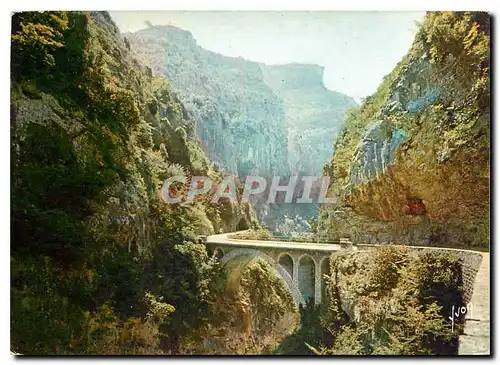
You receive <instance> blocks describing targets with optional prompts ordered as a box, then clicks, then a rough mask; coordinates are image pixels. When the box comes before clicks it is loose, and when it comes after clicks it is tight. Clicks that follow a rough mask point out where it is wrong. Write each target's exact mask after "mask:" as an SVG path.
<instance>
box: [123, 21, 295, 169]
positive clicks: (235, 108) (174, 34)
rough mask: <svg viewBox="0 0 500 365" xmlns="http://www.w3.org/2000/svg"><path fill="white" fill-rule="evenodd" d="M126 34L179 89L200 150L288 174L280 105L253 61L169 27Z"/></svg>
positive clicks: (227, 161)
mask: <svg viewBox="0 0 500 365" xmlns="http://www.w3.org/2000/svg"><path fill="white" fill-rule="evenodd" d="M126 37H127V39H128V40H130V43H131V46H132V49H133V50H134V51H135V54H136V56H137V57H138V58H139V59H140V60H142V61H143V62H144V63H145V64H147V65H149V66H150V67H151V68H152V69H153V72H154V73H155V74H161V75H164V76H166V77H167V78H168V79H169V80H170V83H171V85H172V86H173V88H174V89H176V90H177V91H178V92H179V95H180V98H181V100H182V102H183V103H184V105H185V107H186V110H187V111H188V112H189V113H190V115H191V117H192V118H193V119H194V121H195V122H196V130H197V134H198V136H200V138H201V139H202V141H203V146H204V149H205V150H206V151H207V153H208V155H209V157H210V158H211V159H213V160H214V161H216V162H217V163H218V164H219V165H220V167H221V168H223V169H225V170H227V171H230V172H235V173H236V172H237V173H239V174H242V175H247V174H250V173H252V172H255V173H260V174H269V175H272V174H277V175H278V174H283V175H285V174H288V170H289V169H288V162H287V150H286V146H287V137H286V125H285V117H284V112H283V105H282V102H281V100H280V99H279V98H278V97H277V96H276V95H274V94H273V92H272V90H271V89H270V88H269V87H267V85H266V84H265V83H264V82H263V76H262V72H261V70H260V68H259V66H258V64H257V63H255V62H249V61H246V60H243V59H241V58H230V57H224V56H221V55H219V54H216V53H213V52H210V51H207V50H205V49H203V48H201V47H200V46H198V45H197V44H196V41H195V39H194V38H193V36H192V35H191V33H189V32H187V31H184V30H181V29H179V28H175V27H171V26H158V27H152V28H148V29H144V30H141V31H139V32H137V33H134V34H127V35H126Z"/></svg>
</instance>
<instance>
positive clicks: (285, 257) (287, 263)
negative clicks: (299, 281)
mask: <svg viewBox="0 0 500 365" xmlns="http://www.w3.org/2000/svg"><path fill="white" fill-rule="evenodd" d="M278 264H280V265H281V266H283V268H284V269H285V270H286V271H287V272H288V274H290V276H291V277H292V279H294V277H293V267H294V266H295V262H293V257H292V256H291V255H290V254H288V253H286V252H283V253H280V254H279V255H278Z"/></svg>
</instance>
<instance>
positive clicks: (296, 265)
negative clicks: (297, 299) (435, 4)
mask: <svg viewBox="0 0 500 365" xmlns="http://www.w3.org/2000/svg"><path fill="white" fill-rule="evenodd" d="M292 258H293V257H292ZM293 261H294V263H293V276H292V278H293V282H294V283H295V285H297V288H298V287H299V262H298V260H297V258H295V259H294V260H293Z"/></svg>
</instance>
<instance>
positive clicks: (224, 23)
mask: <svg viewBox="0 0 500 365" xmlns="http://www.w3.org/2000/svg"><path fill="white" fill-rule="evenodd" d="M110 13H111V16H112V17H113V19H114V20H115V22H116V24H117V25H118V26H119V28H120V30H121V31H122V32H134V31H137V30H139V29H142V28H145V27H146V24H145V21H146V20H149V21H150V22H151V23H153V24H154V25H174V26H177V27H179V28H183V29H186V30H189V31H190V32H191V33H193V36H194V38H195V39H196V40H197V42H198V44H199V45H200V46H202V47H203V48H206V49H208V50H211V51H214V52H217V53H221V54H223V55H226V56H232V57H243V58H246V59H249V60H253V61H259V62H264V63H267V64H284V63H290V62H299V63H314V64H318V65H321V66H323V67H325V75H324V83H325V86H326V87H327V88H329V89H331V90H335V91H339V92H342V93H344V94H347V95H349V96H352V97H354V98H356V99H357V100H358V101H359V99H360V98H361V97H365V96H368V95H370V94H372V93H373V92H374V91H375V90H376V88H377V86H378V84H379V83H380V82H381V80H382V78H383V77H384V76H385V75H386V74H388V73H389V72H391V70H392V69H393V68H394V66H395V65H396V64H397V63H398V62H399V61H400V60H401V58H402V57H403V56H404V54H405V53H406V52H407V51H408V49H409V47H410V45H411V43H412V41H413V37H414V35H415V32H416V30H417V25H416V22H421V21H422V20H423V18H424V15H425V13H424V12H202V11H198V12H187V11H186V12H175V11H171V12H166V11H165V12H163V11H156V12H150V11H145V12H131V11H117V12H110Z"/></svg>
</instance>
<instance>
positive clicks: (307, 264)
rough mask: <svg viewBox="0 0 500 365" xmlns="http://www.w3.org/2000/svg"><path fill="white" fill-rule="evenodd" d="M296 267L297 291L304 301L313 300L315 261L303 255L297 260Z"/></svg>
mask: <svg viewBox="0 0 500 365" xmlns="http://www.w3.org/2000/svg"><path fill="white" fill-rule="evenodd" d="M297 265H298V272H299V277H298V283H299V290H300V292H301V293H302V296H303V297H304V300H305V301H307V300H309V299H311V300H313V301H314V300H315V288H316V286H315V285H316V270H317V269H316V261H314V259H313V258H312V257H311V256H310V255H308V254H304V255H302V256H300V257H299V259H298V260H297Z"/></svg>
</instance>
